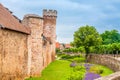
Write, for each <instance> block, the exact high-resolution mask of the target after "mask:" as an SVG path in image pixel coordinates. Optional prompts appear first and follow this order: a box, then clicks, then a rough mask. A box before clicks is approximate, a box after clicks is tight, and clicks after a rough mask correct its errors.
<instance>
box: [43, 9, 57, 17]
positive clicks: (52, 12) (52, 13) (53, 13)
mask: <svg viewBox="0 0 120 80" xmlns="http://www.w3.org/2000/svg"><path fill="white" fill-rule="evenodd" d="M43 16H49V17H57V11H56V10H47V9H44V10H43Z"/></svg>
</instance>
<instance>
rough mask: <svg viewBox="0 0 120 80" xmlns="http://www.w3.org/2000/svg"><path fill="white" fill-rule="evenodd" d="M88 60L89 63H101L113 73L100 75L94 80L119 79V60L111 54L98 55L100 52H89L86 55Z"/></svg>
mask: <svg viewBox="0 0 120 80" xmlns="http://www.w3.org/2000/svg"><path fill="white" fill-rule="evenodd" d="M88 61H89V62H90V63H95V64H101V65H104V66H107V67H109V68H110V69H112V70H113V71H115V73H113V74H111V75H108V76H105V77H100V78H98V79H95V80H120V60H118V59H117V58H115V57H114V56H113V55H112V56H111V55H106V54H105V55H100V54H90V55H89V56H88Z"/></svg>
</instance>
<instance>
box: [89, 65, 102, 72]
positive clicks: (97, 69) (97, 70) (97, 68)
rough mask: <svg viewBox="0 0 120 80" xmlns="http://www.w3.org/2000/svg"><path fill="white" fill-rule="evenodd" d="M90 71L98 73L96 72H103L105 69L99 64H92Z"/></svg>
mask: <svg viewBox="0 0 120 80" xmlns="http://www.w3.org/2000/svg"><path fill="white" fill-rule="evenodd" d="M90 72H93V73H96V74H102V73H103V70H102V69H100V68H99V67H98V66H92V67H91V68H90Z"/></svg>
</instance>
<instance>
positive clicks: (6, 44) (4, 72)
mask: <svg viewBox="0 0 120 80" xmlns="http://www.w3.org/2000/svg"><path fill="white" fill-rule="evenodd" d="M56 15H57V12H56V11H53V10H49V11H45V12H44V13H43V18H42V17H40V16H38V15H35V14H28V15H25V17H24V19H23V20H22V24H23V25H24V26H26V27H28V28H30V31H31V33H30V34H26V33H23V32H17V31H14V30H8V29H3V28H0V80H23V79H25V78H26V77H30V76H40V75H41V71H42V70H43V69H44V68H45V67H46V66H47V65H48V64H50V62H52V61H53V60H54V59H55V40H56V17H57V16H56ZM46 26H49V27H47V28H46Z"/></svg>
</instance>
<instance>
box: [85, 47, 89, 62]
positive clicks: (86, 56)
mask: <svg viewBox="0 0 120 80" xmlns="http://www.w3.org/2000/svg"><path fill="white" fill-rule="evenodd" d="M85 51H86V55H85V59H86V63H87V62H88V60H87V59H88V54H89V48H85Z"/></svg>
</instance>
